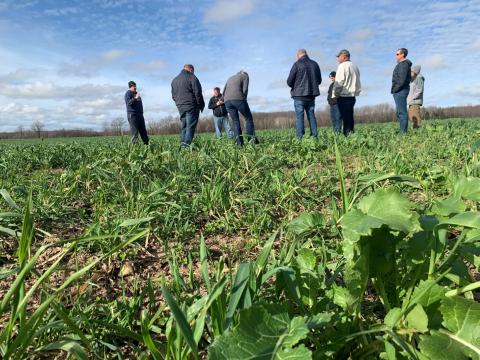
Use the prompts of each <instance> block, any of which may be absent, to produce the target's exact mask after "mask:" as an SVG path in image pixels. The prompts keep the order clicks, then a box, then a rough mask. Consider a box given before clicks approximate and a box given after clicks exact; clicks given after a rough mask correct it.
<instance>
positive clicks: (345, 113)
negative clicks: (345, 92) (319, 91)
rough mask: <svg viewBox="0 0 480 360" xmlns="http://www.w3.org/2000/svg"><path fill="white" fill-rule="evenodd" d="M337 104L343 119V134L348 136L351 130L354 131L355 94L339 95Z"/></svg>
mask: <svg viewBox="0 0 480 360" xmlns="http://www.w3.org/2000/svg"><path fill="white" fill-rule="evenodd" d="M337 104H338V110H339V111H340V116H341V117H342V119H343V134H344V135H345V136H347V135H348V134H349V133H350V132H354V126H355V122H354V120H353V107H354V106H355V96H351V97H339V98H338V100H337Z"/></svg>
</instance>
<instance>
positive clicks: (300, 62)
mask: <svg viewBox="0 0 480 360" xmlns="http://www.w3.org/2000/svg"><path fill="white" fill-rule="evenodd" d="M321 83H322V75H321V73H320V67H319V66H318V64H317V62H316V61H313V60H312V59H310V58H309V56H308V54H307V50H305V49H300V50H298V51H297V61H295V62H294V63H293V65H292V68H291V69H290V74H289V75H288V79H287V85H288V86H289V87H290V88H291V90H290V94H291V96H292V99H293V106H294V108H295V117H296V121H295V132H296V136H297V139H301V138H303V136H304V135H305V125H304V114H305V113H306V114H307V119H308V123H309V125H310V136H311V137H313V138H315V139H316V138H317V137H318V131H317V119H316V118H315V98H316V97H317V96H318V95H320V90H319V88H318V87H319V86H320V84H321Z"/></svg>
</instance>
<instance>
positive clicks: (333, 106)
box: [327, 71, 342, 134]
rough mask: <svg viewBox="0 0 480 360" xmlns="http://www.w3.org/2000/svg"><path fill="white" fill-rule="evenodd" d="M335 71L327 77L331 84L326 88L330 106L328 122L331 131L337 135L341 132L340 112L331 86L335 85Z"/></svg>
mask: <svg viewBox="0 0 480 360" xmlns="http://www.w3.org/2000/svg"><path fill="white" fill-rule="evenodd" d="M335 76H336V73H335V71H332V72H331V73H330V75H328V77H329V78H330V80H331V84H330V86H329V87H328V96H327V102H328V105H329V106H330V120H331V121H332V126H333V131H334V132H335V133H336V134H339V133H340V132H341V131H342V118H341V116H340V110H338V104H337V98H334V97H332V96H333V85H334V84H335Z"/></svg>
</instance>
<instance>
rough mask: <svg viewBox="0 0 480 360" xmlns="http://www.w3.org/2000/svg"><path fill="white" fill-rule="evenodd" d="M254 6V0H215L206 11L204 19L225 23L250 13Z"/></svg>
mask: <svg viewBox="0 0 480 360" xmlns="http://www.w3.org/2000/svg"><path fill="white" fill-rule="evenodd" d="M254 8H255V1H254V0H237V1H235V2H231V1H229V0H217V1H215V4H213V6H212V7H211V8H210V9H208V10H207V11H206V13H205V16H204V21H205V22H207V23H227V22H229V21H233V20H236V19H239V18H241V17H244V16H247V15H249V14H251V13H252V12H253V10H254Z"/></svg>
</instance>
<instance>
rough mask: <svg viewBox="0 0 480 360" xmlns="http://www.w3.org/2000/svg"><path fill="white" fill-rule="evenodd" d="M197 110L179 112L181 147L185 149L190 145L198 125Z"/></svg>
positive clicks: (198, 111)
mask: <svg viewBox="0 0 480 360" xmlns="http://www.w3.org/2000/svg"><path fill="white" fill-rule="evenodd" d="M199 115H200V110H199V109H191V110H188V111H181V112H180V121H181V122H182V130H181V132H180V138H181V142H182V143H181V146H182V147H187V146H189V145H190V144H191V143H192V140H193V136H194V135H195V129H196V128H197V124H198V117H199Z"/></svg>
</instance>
